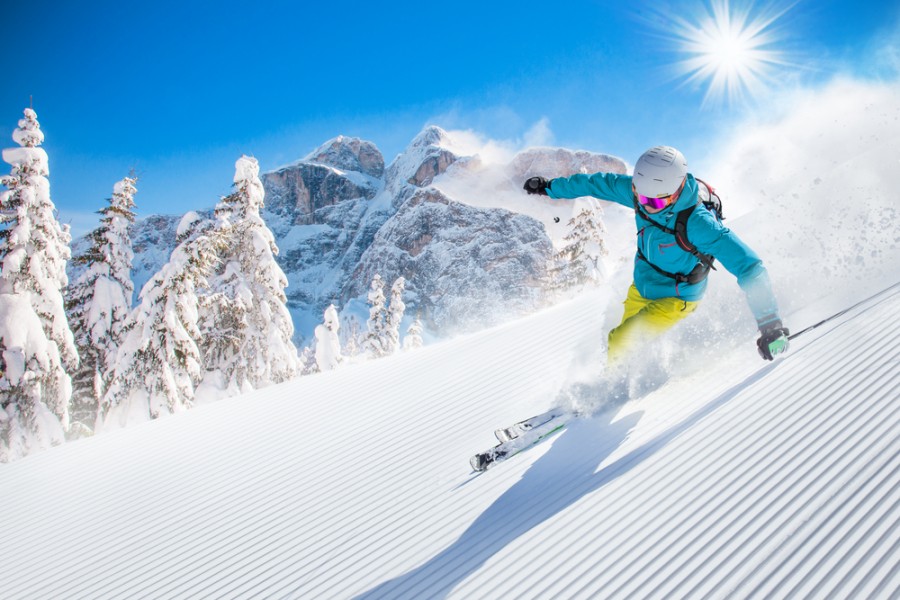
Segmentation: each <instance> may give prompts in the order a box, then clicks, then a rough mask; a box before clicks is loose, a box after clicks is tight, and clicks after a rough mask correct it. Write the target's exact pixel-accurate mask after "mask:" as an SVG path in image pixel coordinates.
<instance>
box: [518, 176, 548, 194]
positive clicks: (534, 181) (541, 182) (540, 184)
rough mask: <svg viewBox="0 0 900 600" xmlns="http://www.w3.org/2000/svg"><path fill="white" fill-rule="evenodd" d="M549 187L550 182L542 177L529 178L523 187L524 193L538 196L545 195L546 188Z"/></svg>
mask: <svg viewBox="0 0 900 600" xmlns="http://www.w3.org/2000/svg"><path fill="white" fill-rule="evenodd" d="M549 185H550V181H549V180H547V179H545V178H543V177H530V178H529V179H528V180H527V181H526V182H525V185H524V186H523V187H524V188H525V191H526V192H528V193H529V194H540V195H541V196H546V195H547V187H548V186H549Z"/></svg>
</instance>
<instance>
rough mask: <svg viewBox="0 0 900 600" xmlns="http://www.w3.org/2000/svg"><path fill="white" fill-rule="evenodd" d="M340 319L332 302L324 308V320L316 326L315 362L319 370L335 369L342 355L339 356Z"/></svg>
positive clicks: (341, 359) (342, 358)
mask: <svg viewBox="0 0 900 600" xmlns="http://www.w3.org/2000/svg"><path fill="white" fill-rule="evenodd" d="M340 328H341V324H340V319H339V318H338V314H337V310H336V309H335V308H334V304H332V305H330V306H329V307H328V308H327V309H325V321H324V322H323V323H322V324H321V325H317V326H316V332H315V333H316V364H317V365H318V366H319V371H320V372H322V371H331V370H333V369H336V368H337V367H338V366H339V365H340V364H341V362H342V361H343V360H344V357H343V356H341V340H340V337H339V335H340Z"/></svg>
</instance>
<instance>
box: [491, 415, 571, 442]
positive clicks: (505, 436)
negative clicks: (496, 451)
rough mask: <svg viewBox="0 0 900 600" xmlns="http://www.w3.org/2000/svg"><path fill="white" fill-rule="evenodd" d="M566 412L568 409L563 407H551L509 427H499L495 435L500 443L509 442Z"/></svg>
mask: <svg viewBox="0 0 900 600" xmlns="http://www.w3.org/2000/svg"><path fill="white" fill-rule="evenodd" d="M565 412H566V411H564V410H563V409H561V408H551V409H550V410H548V411H547V412H544V413H541V414H539V415H535V416H533V417H529V418H527V419H525V420H522V421H519V422H517V423H513V424H512V425H510V426H509V427H504V428H502V429H497V430H495V431H494V435H495V436H496V437H497V440H498V441H499V442H500V443H504V442H508V441H510V440H513V439H515V438H517V437H519V436H520V435H522V434H523V433H526V432H528V431H531V430H532V429H534V428H535V427H539V426H541V425H543V424H544V423H546V422H548V421H551V420H553V419H555V418H557V417H559V416H561V415H563V414H564V413H565Z"/></svg>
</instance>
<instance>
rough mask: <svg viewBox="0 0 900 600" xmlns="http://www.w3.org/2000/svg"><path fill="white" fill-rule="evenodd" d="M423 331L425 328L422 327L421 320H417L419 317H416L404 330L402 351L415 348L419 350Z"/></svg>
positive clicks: (421, 344)
mask: <svg viewBox="0 0 900 600" xmlns="http://www.w3.org/2000/svg"><path fill="white" fill-rule="evenodd" d="M423 331H425V328H424V327H423V326H422V320H421V319H420V318H419V315H416V319H415V320H414V321H413V322H412V325H410V326H409V328H408V329H407V330H406V336H404V338H403V349H404V350H415V349H416V348H421V347H422V346H423V342H422V332H423Z"/></svg>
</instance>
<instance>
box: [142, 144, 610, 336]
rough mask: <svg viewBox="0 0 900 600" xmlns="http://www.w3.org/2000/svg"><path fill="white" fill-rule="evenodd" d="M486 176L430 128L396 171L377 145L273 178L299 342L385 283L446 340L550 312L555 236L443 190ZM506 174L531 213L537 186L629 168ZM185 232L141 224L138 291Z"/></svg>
mask: <svg viewBox="0 0 900 600" xmlns="http://www.w3.org/2000/svg"><path fill="white" fill-rule="evenodd" d="M484 168H485V167H484V165H482V164H481V161H480V160H479V158H478V157H477V156H468V155H466V154H465V152H464V151H461V150H460V149H459V148H458V147H457V145H455V144H454V140H453V139H452V136H451V135H449V134H448V133H447V132H445V131H443V130H442V129H440V128H438V127H428V128H426V129H425V130H423V131H422V132H421V133H420V134H419V135H418V136H416V138H415V139H414V140H413V141H412V142H411V143H410V145H409V146H408V147H407V148H406V150H405V151H404V152H402V153H401V154H400V155H399V156H397V158H396V159H395V160H394V161H393V162H392V163H391V164H390V165H389V166H387V167H385V162H384V157H383V156H382V154H381V152H380V151H379V150H378V148H377V147H376V146H375V145H374V144H372V143H371V142H367V141H364V140H360V139H358V138H348V137H343V136H340V137H337V138H334V139H332V140H329V141H328V142H326V143H325V144H323V145H322V146H320V147H319V148H317V149H315V150H314V151H312V152H311V153H309V154H308V155H307V156H306V157H304V158H303V159H301V160H299V161H297V162H295V163H293V164H291V165H287V166H284V167H281V168H278V169H275V170H273V171H270V172H268V173H265V174H263V175H262V177H261V178H262V181H263V185H264V187H265V191H266V199H265V202H266V204H265V208H264V211H263V216H264V218H265V219H266V222H267V224H268V225H269V227H270V228H271V229H272V231H273V233H274V234H275V238H276V241H277V244H278V247H279V250H280V254H279V256H278V262H279V264H280V265H281V267H282V269H284V271H285V273H286V274H287V276H288V281H289V286H288V289H287V295H288V307H289V309H290V311H291V314H292V315H293V317H294V324H295V328H296V330H297V341H298V342H300V343H304V342H306V341H307V340H308V338H309V337H310V336H311V335H312V331H313V329H314V327H315V326H316V325H317V324H319V323H320V321H321V318H322V313H323V311H324V310H325V308H327V306H328V305H329V304H332V303H333V304H335V305H336V306H337V307H338V308H339V309H341V308H343V307H347V306H348V305H350V306H355V307H356V309H357V312H359V309H360V307H363V306H365V304H364V300H365V295H366V292H367V290H368V286H369V283H370V282H371V280H372V278H373V277H374V275H375V274H376V273H377V274H379V275H381V277H382V279H384V280H385V281H386V282H387V284H388V285H390V283H391V282H393V280H394V279H396V278H397V277H400V276H403V277H404V278H406V280H407V285H406V295H405V298H404V299H405V302H406V305H407V314H408V315H410V316H415V315H416V314H418V315H420V317H421V318H422V320H423V322H425V323H426V325H427V327H428V328H429V329H430V330H431V331H432V332H433V333H434V334H436V335H439V336H442V335H448V334H450V333H456V332H461V331H471V330H475V329H479V328H482V327H485V326H488V325H491V324H494V323H497V322H499V321H501V320H504V319H507V318H509V317H511V316H515V315H516V314H521V313H524V312H529V311H531V310H534V309H535V308H536V307H537V306H539V304H540V302H541V300H542V292H541V289H540V285H541V280H542V278H543V277H544V275H545V271H546V264H547V261H548V259H549V257H550V255H551V253H552V244H551V241H550V238H549V237H548V235H547V232H546V230H545V229H544V224H542V223H541V222H540V221H538V220H537V219H535V218H532V217H530V216H526V215H525V214H520V213H521V212H523V211H519V210H515V211H513V210H510V209H509V208H516V206H515V202H513V203H511V204H512V206H511V207H509V208H500V207H497V206H490V207H486V206H485V203H484V202H482V201H480V199H479V198H478V197H476V196H478V195H480V194H482V195H483V194H485V193H486V192H484V191H483V190H478V189H472V190H470V189H469V188H466V186H457V187H456V188H454V189H455V190H456V191H454V192H453V193H448V192H447V191H445V190H443V189H441V190H439V189H438V188H436V187H434V185H433V184H434V183H435V182H436V181H446V180H447V178H451V179H452V178H454V177H458V176H462V175H466V176H471V174H472V171H473V170H479V169H484ZM495 171H497V172H499V173H501V175H499V177H500V179H501V187H502V188H503V189H504V193H507V194H509V193H511V190H512V191H513V192H515V193H517V196H516V202H523V203H524V202H528V201H529V200H530V199H529V198H526V197H525V196H524V194H518V186H519V185H521V183H520V182H521V181H522V180H523V179H524V178H525V177H528V176H531V175H534V174H540V175H545V176H561V175H568V174H571V173H576V172H584V173H589V172H595V171H613V172H619V173H624V172H625V165H624V163H622V161H621V160H619V159H616V158H613V157H609V156H605V155H600V154H593V153H588V152H572V151H569V150H564V149H556V148H537V149H530V150H527V151H525V152H522V153H520V154H518V155H516V156H515V157H514V158H513V159H512V161H511V162H510V163H509V164H506V165H502V166H500V167H495ZM494 177H495V178H496V177H497V175H496V173H495V174H494ZM460 189H462V190H463V191H459V190H460ZM469 196H471V197H469ZM518 196H521V199H520V198H518ZM178 221H179V218H178V217H166V216H152V217H147V218H145V219H142V220H140V221H138V222H137V223H135V225H134V228H133V230H132V236H133V237H132V239H133V240H134V246H135V248H134V250H135V260H134V265H135V269H134V279H135V286H136V289H137V290H140V289H141V286H142V285H143V284H144V283H145V282H146V281H147V280H148V279H149V278H150V277H151V276H152V275H153V273H154V272H155V271H156V269H158V268H159V267H160V266H161V265H162V264H163V263H165V262H166V260H168V255H169V253H170V252H171V250H172V248H173V247H174V245H175V228H176V227H177V224H178Z"/></svg>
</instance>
